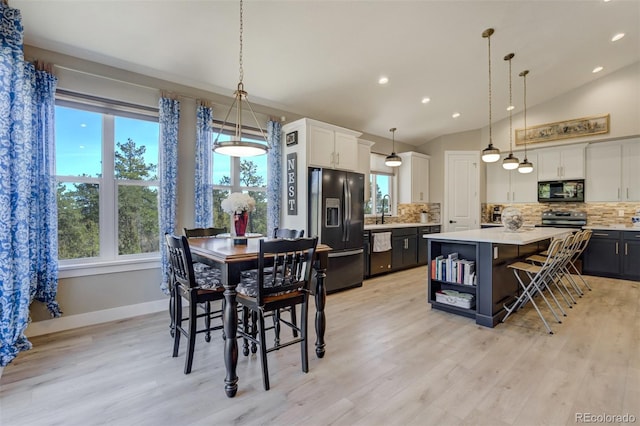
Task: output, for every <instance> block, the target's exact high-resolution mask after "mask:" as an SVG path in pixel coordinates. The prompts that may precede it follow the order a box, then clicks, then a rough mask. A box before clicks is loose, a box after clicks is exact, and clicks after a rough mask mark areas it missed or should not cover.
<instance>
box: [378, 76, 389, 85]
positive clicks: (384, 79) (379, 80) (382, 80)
mask: <svg viewBox="0 0 640 426" xmlns="http://www.w3.org/2000/svg"><path fill="white" fill-rule="evenodd" d="M388 82H389V77H385V76H382V77H380V78H379V79H378V84H387V83H388Z"/></svg>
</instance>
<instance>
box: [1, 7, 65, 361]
mask: <svg viewBox="0 0 640 426" xmlns="http://www.w3.org/2000/svg"><path fill="white" fill-rule="evenodd" d="M55 82H56V80H55V77H53V76H51V75H50V74H48V73H45V72H41V71H36V70H35V67H34V66H33V65H32V64H28V63H25V62H24V55H23V51H22V23H21V16H20V11H18V10H16V9H11V8H9V7H8V6H6V5H5V4H4V3H2V4H0V111H2V113H0V199H1V200H2V202H0V229H1V230H2V232H0V315H1V318H0V344H1V346H0V367H4V366H6V365H7V364H9V363H10V362H11V361H12V360H13V359H14V358H15V357H16V356H17V354H18V353H19V352H21V351H24V350H28V349H30V348H31V343H30V342H29V341H28V340H27V338H26V336H25V335H24V331H25V329H26V328H27V325H28V322H29V305H30V303H31V301H32V300H33V298H34V297H36V298H38V300H42V301H44V302H45V303H47V305H48V307H49V309H50V310H51V313H52V314H53V315H54V316H58V315H60V310H59V308H58V305H57V303H56V302H55V296H56V291H57V275H58V270H57V249H56V248H54V247H52V246H51V245H52V244H53V246H55V245H56V239H57V235H56V234H57V229H56V224H55V223H56V220H57V218H56V217H55V216H53V217H50V215H52V214H53V215H55V214H56V207H55V186H52V185H54V183H53V181H52V178H51V174H50V173H51V165H52V160H53V159H52V157H51V155H50V154H51V153H52V150H53V133H52V126H53V92H54V90H55ZM49 100H50V102H49ZM40 102H43V104H42V105H41V104H40ZM41 151H45V152H41ZM40 168H43V169H42V170H40ZM41 185H42V186H44V188H40V186H41ZM49 191H53V194H51V193H50V192H49ZM52 196H53V198H51V197H52ZM52 223H53V225H52ZM51 233H53V234H54V235H53V236H52V235H51Z"/></svg>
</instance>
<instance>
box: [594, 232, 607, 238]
mask: <svg viewBox="0 0 640 426" xmlns="http://www.w3.org/2000/svg"><path fill="white" fill-rule="evenodd" d="M593 235H597V236H598V237H608V236H609V234H601V233H599V232H594V233H593Z"/></svg>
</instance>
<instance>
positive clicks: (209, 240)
mask: <svg viewBox="0 0 640 426" xmlns="http://www.w3.org/2000/svg"><path fill="white" fill-rule="evenodd" d="M262 239H264V238H248V239H247V244H242V245H236V244H234V242H233V239H232V238H216V237H205V238H189V247H190V248H191V251H192V252H193V253H195V254H199V255H200V256H203V257H208V258H210V259H212V260H215V261H217V262H221V263H233V262H240V261H244V260H248V259H255V258H256V257H257V255H258V253H259V252H260V240H262ZM329 251H331V247H329V246H328V245H326V244H318V246H317V247H316V253H318V254H320V253H326V252H329Z"/></svg>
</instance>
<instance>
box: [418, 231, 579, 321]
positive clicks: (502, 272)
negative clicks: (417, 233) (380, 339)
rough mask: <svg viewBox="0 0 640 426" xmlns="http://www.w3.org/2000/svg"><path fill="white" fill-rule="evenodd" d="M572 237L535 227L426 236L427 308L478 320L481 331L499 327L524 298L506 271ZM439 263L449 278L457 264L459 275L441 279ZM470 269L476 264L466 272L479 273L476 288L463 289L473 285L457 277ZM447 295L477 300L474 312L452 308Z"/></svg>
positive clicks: (454, 306)
mask: <svg viewBox="0 0 640 426" xmlns="http://www.w3.org/2000/svg"><path fill="white" fill-rule="evenodd" d="M567 232H570V230H567V229H566V228H533V227H527V228H522V229H521V230H519V231H518V232H506V231H505V229H504V228H502V227H493V228H485V229H471V230H468V231H457V232H444V233H438V234H428V235H424V238H426V239H427V241H428V248H427V251H428V259H429V268H428V270H427V271H428V273H427V275H428V276H427V280H428V292H427V298H428V302H429V303H430V304H431V307H432V309H438V310H442V311H446V312H450V313H454V314H458V315H463V316H466V317H469V318H474V319H475V320H476V324H478V325H482V326H485V327H494V326H495V325H496V324H497V323H499V322H500V321H501V320H502V318H503V317H504V315H505V310H504V305H505V304H508V303H510V302H511V301H512V300H514V298H515V297H517V294H518V292H519V288H518V282H517V280H516V279H515V276H514V275H513V272H511V271H510V270H509V269H507V265H509V264H511V263H513V262H516V261H518V260H521V259H523V258H525V257H527V256H530V255H531V254H534V253H537V252H539V251H540V250H544V249H545V248H546V247H547V246H548V243H549V240H550V239H552V238H556V237H562V236H564V235H566V234H567ZM456 258H457V259H458V261H459V262H457V263H456V262H454V259H456ZM447 260H449V262H448V263H447ZM438 261H440V264H441V265H440V266H442V265H443V264H444V265H445V266H448V267H449V268H450V271H449V272H452V271H454V269H453V264H454V263H456V266H457V267H456V269H455V271H456V272H455V275H454V276H452V275H447V274H446V273H445V274H442V271H441V269H440V267H438V266H436V264H437V263H438ZM465 263H466V264H471V263H473V266H472V267H470V268H469V267H467V268H469V270H471V269H473V270H474V274H475V275H474V277H475V278H474V282H473V283H468V284H464V282H465V281H467V282H468V279H467V280H465V277H464V275H465V274H463V273H458V272H457V270H458V268H459V267H464V266H460V264H465ZM445 269H446V268H445ZM443 291H445V293H446V292H451V291H457V292H459V293H466V294H467V295H469V294H470V295H472V296H473V298H469V297H467V299H468V300H471V304H470V306H464V305H460V304H457V303H456V304H452V302H451V299H449V300H447V298H446V297H442V296H443Z"/></svg>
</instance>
